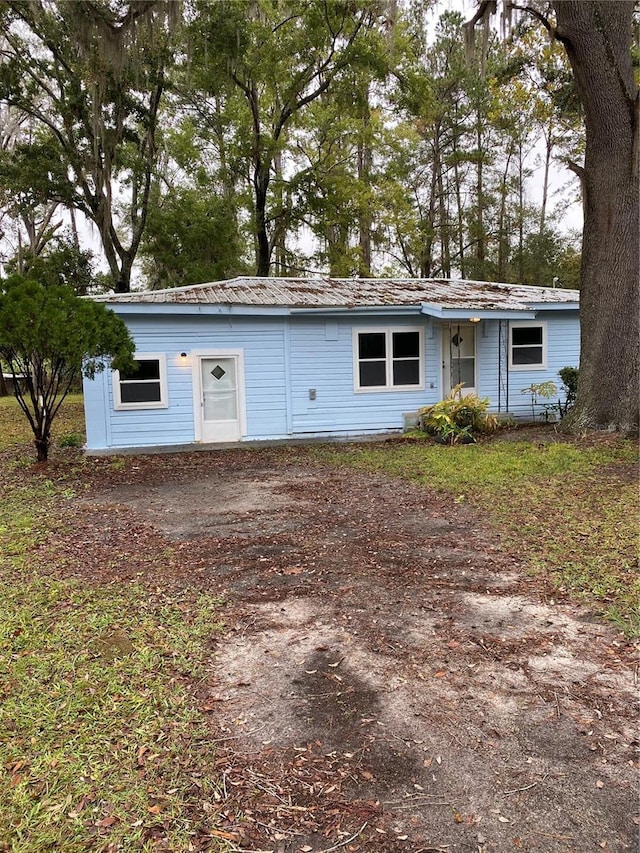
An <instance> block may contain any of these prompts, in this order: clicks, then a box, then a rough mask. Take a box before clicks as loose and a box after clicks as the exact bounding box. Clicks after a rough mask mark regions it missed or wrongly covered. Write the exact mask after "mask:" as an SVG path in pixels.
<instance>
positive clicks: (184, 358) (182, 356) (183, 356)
mask: <svg viewBox="0 0 640 853" xmlns="http://www.w3.org/2000/svg"><path fill="white" fill-rule="evenodd" d="M186 363H187V354H186V352H181V353H180V364H183V365H184V364H186Z"/></svg>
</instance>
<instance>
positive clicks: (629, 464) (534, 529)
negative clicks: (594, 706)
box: [318, 428, 640, 637]
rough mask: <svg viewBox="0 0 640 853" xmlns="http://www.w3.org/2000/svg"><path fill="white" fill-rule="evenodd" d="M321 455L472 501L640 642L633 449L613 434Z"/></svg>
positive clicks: (536, 566)
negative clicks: (570, 438) (639, 638)
mask: <svg viewBox="0 0 640 853" xmlns="http://www.w3.org/2000/svg"><path fill="white" fill-rule="evenodd" d="M523 434H526V433H523ZM516 435H517V433H516ZM318 453H319V455H320V456H321V457H322V459H324V460H326V461H332V462H334V463H335V464H342V465H350V466H353V467H355V468H358V469H361V470H362V469H364V470H369V471H376V472H379V473H387V474H391V475H393V476H397V477H402V478H404V479H408V480H411V481H413V482H418V483H420V484H421V485H424V486H425V488H428V489H437V490H441V491H445V492H448V493H449V494H451V495H453V497H454V500H455V501H457V502H469V503H472V504H473V505H475V506H477V507H478V509H479V510H480V511H481V512H482V513H483V516H486V517H488V518H489V519H490V520H491V521H492V522H493V524H494V525H495V526H496V527H497V528H499V530H500V533H501V535H502V537H503V541H506V544H507V545H509V546H510V547H511V548H513V549H514V550H516V551H517V552H518V553H519V555H520V556H525V558H526V561H527V562H528V564H529V566H530V567H531V570H532V571H535V572H537V573H542V574H544V575H545V576H546V577H548V578H549V580H550V581H551V582H552V583H553V585H554V586H555V587H556V588H557V590H558V592H559V593H566V594H569V595H571V596H574V597H576V598H579V599H581V600H583V601H585V602H587V603H589V604H590V605H591V606H592V607H593V608H594V609H595V610H596V611H598V612H600V613H603V614H604V615H606V616H607V617H608V618H609V619H611V620H612V621H613V622H614V623H615V624H616V625H617V626H618V627H619V628H620V629H622V630H624V631H625V633H626V634H627V635H628V636H630V637H634V636H640V574H639V572H638V544H639V540H638V521H639V520H640V513H639V509H640V501H639V494H638V480H637V471H638V469H637V461H638V455H637V447H636V445H635V443H633V442H631V441H624V440H622V439H617V438H613V437H611V436H605V437H602V436H600V437H590V438H583V439H580V438H576V439H575V440H560V437H559V436H557V435H556V434H555V433H554V432H553V431H552V429H551V428H549V429H547V430H542V432H538V433H536V434H535V435H533V434H532V440H529V441H517V440H516V441H514V440H512V436H510V437H509V440H504V439H501V438H500V436H498V437H496V438H494V439H493V440H491V441H487V442H485V443H482V444H476V445H460V446H453V447H443V446H441V445H434V444H431V443H426V442H424V441H416V442H413V443H411V442H409V443H407V442H406V441H398V442H394V441H391V442H387V443H385V444H383V445H357V446H344V445H340V446H332V447H331V448H329V449H327V448H322V449H320V450H319V451H318Z"/></svg>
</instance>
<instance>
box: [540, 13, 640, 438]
mask: <svg viewBox="0 0 640 853" xmlns="http://www.w3.org/2000/svg"><path fill="white" fill-rule="evenodd" d="M553 5H554V8H555V11H556V16H557V21H558V25H557V32H556V35H557V37H558V39H559V40H560V41H561V42H562V43H563V44H564V46H565V49H566V51H567V54H568V57H569V61H570V62H571V67H572V69H573V73H574V76H575V80H576V84H577V88H578V93H579V96H580V99H581V101H582V104H583V106H584V112H585V125H586V152H585V166H584V186H585V210H584V234H583V250H582V267H581V273H580V279H581V297H580V318H581V359H580V378H579V387H578V398H577V401H576V405H575V407H574V409H573V411H572V413H571V415H570V417H569V419H568V426H569V428H573V429H575V430H584V429H607V428H614V429H619V430H622V431H624V432H628V433H636V432H637V430H638V408H639V394H638V387H639V372H640V371H639V367H640V329H639V317H640V299H639V293H638V290H639V276H640V263H639V248H638V235H639V234H640V221H639V219H640V214H639V207H640V205H639V201H640V199H639V192H638V87H637V86H636V85H635V81H634V75H633V67H632V59H631V39H632V19H633V8H634V3H633V0H616V1H615V2H593V1H592V0H563V2H558V1H557V0H556V2H554V4H553Z"/></svg>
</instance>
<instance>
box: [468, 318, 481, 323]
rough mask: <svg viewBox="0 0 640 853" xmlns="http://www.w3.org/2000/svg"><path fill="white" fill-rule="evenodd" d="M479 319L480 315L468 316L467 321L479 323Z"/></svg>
mask: <svg viewBox="0 0 640 853" xmlns="http://www.w3.org/2000/svg"><path fill="white" fill-rule="evenodd" d="M480 320H481V318H480V317H469V322H470V323H479V322H480Z"/></svg>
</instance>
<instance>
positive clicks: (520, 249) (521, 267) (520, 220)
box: [518, 139, 524, 284]
mask: <svg viewBox="0 0 640 853" xmlns="http://www.w3.org/2000/svg"><path fill="white" fill-rule="evenodd" d="M523 279H524V166H523V158H522V140H521V139H520V140H519V141H518V284H522V281H523Z"/></svg>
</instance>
